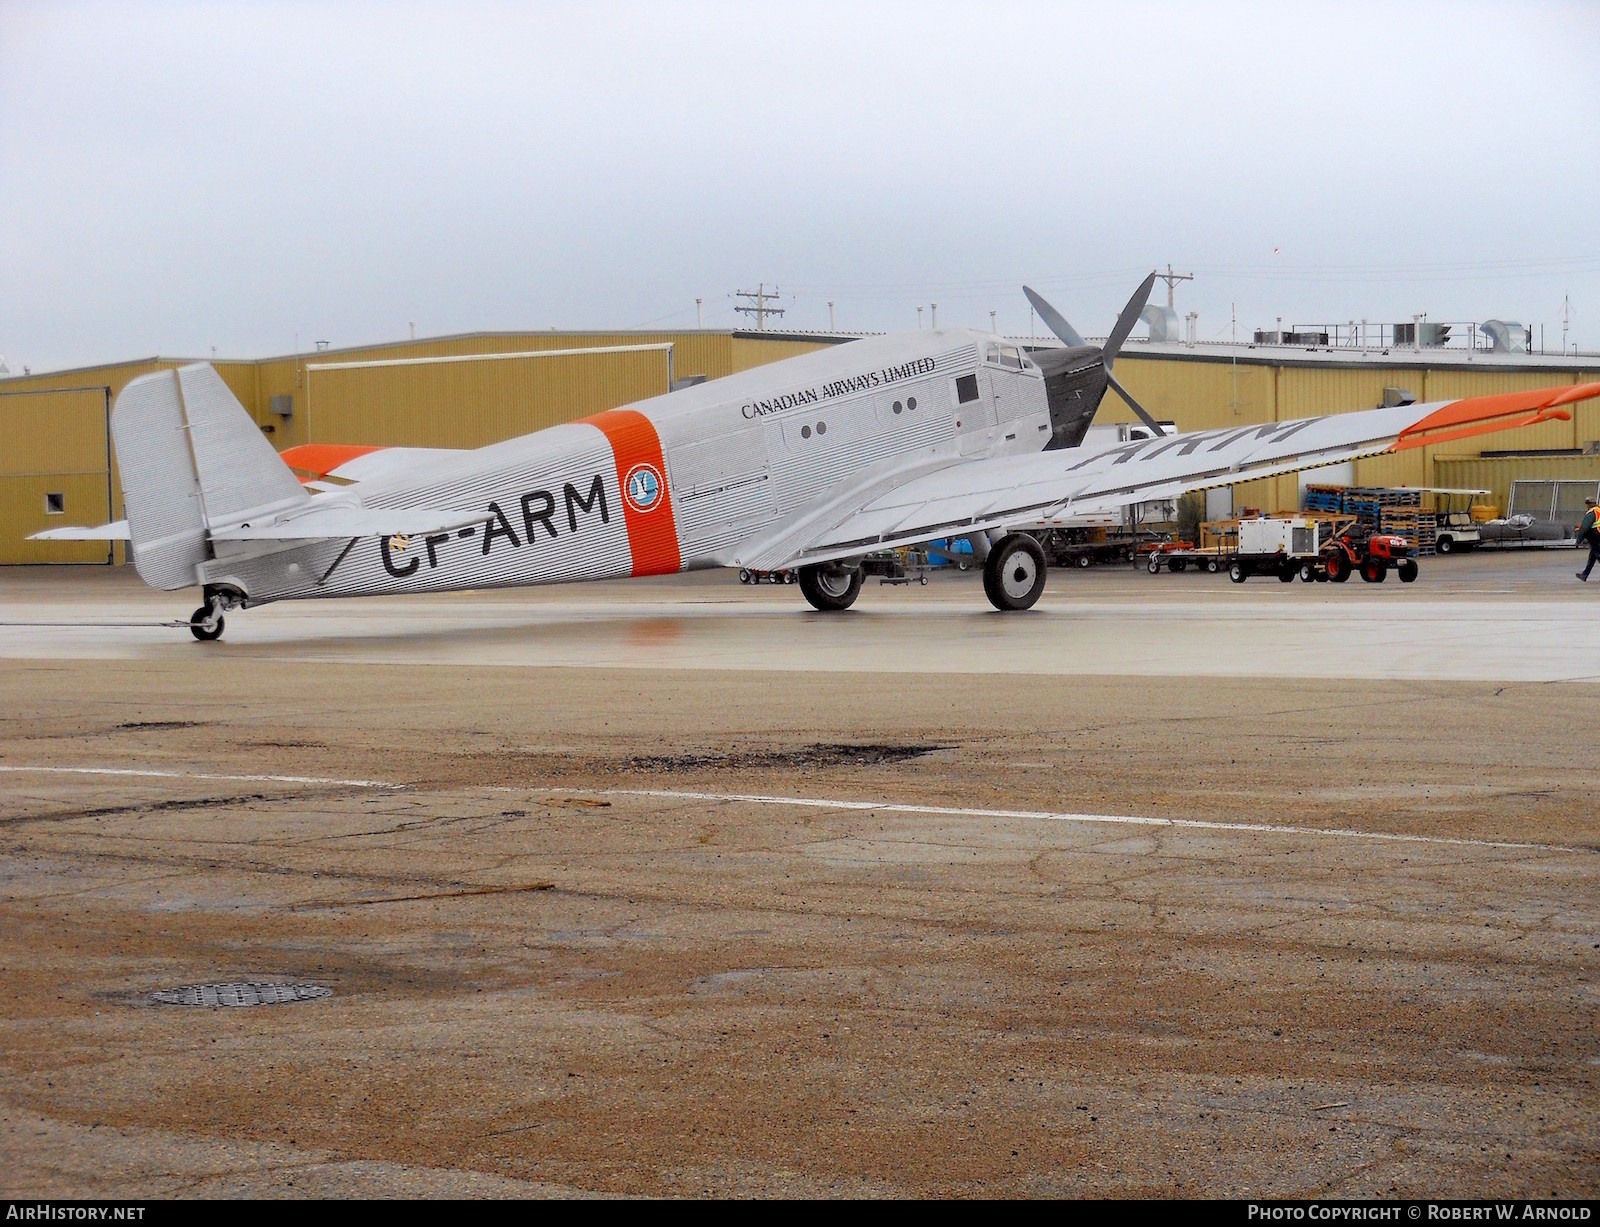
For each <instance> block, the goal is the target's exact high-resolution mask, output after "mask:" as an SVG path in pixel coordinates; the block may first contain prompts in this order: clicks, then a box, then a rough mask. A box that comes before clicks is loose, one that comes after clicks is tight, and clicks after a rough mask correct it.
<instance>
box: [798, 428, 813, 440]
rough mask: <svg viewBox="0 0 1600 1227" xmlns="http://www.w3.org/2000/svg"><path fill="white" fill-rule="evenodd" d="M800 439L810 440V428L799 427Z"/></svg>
mask: <svg viewBox="0 0 1600 1227" xmlns="http://www.w3.org/2000/svg"><path fill="white" fill-rule="evenodd" d="M800 437H801V438H802V439H809V438H810V437H811V427H809V426H802V427H801V428H800Z"/></svg>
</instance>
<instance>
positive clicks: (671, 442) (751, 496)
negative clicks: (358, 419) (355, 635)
mask: <svg viewBox="0 0 1600 1227" xmlns="http://www.w3.org/2000/svg"><path fill="white" fill-rule="evenodd" d="M1050 416H1051V415H1050V406H1049V405H1048V404H1047V397H1046V389H1045V381H1044V377H1043V375H1042V374H1041V372H1040V371H1039V370H1038V369H1037V367H1035V366H1034V365H1033V364H1032V362H1031V361H1030V360H1028V359H1026V358H1024V357H1023V356H1022V355H1021V354H1020V353H1019V352H1018V351H1017V350H1016V349H1014V348H1009V347H1007V346H1006V345H1005V344H1004V343H1003V342H1001V340H1000V339H999V338H997V337H990V336H986V335H984V334H980V333H972V332H968V331H965V330H941V331H929V332H917V333H909V334H900V335H897V336H889V337H880V338H868V339H865V340H861V341H855V342H851V343H850V344H848V345H842V346H838V347H835V348H831V349H828V350H824V351H821V352H818V353H813V354H806V355H803V356H801V357H797V358H792V359H788V360H786V361H782V362H777V363H773V364H771V365H769V366H765V367H760V368H757V369H755V370H751V371H746V372H742V373H740V374H737V375H732V376H729V377H727V378H724V379H719V380H715V381H712V382H709V383H705V384H701V385H699V386H697V387H693V388H689V389H685V390H683V391H680V392H675V393H672V394H671V395H668V396H660V397H655V398H653V399H650V400H646V401H641V402H638V403H636V404H633V405H630V406H626V407H625V408H624V409H622V410H613V411H610V412H608V413H602V414H599V415H596V416H595V417H594V418H590V419H585V420H584V421H580V422H574V423H571V424H568V425H563V426H555V427H552V428H550V429H548V430H542V431H538V432H536V433H534V434H531V435H524V436H522V437H520V438H516V439H510V440H507V441H505V442H502V443H496V444H492V445H490V446H488V447H484V448H479V449H477V450H475V451H470V452H463V453H460V454H459V455H458V456H455V457H453V458H451V459H449V460H447V461H443V462H434V463H430V464H429V465H428V466H427V467H426V468H425V469H423V470H408V471H406V472H405V473H404V474H402V475H400V476H397V477H394V478H389V479H384V480H375V481H369V482H363V483H361V485H360V486H359V487H357V488H356V491H357V493H358V494H359V497H360V500H361V503H362V505H363V506H365V507H369V508H385V507H388V508H430V509H432V508H438V509H459V508H462V507H469V508H470V507H475V506H481V507H482V508H483V512H484V519H483V521H482V522H481V523H478V524H474V525H471V526H468V527H466V528H462V529H459V530H456V531H454V532H450V533H436V534H433V535H431V536H427V537H423V538H411V539H402V538H356V539H353V540H352V539H338V540H320V541H315V542H306V543H297V544H295V545H292V546H289V547H282V546H264V545H260V544H255V543H242V542H241V543H231V544H230V543H225V542H218V543H216V545H215V549H216V552H217V557H215V558H214V559H212V560H211V561H209V562H207V563H205V564H204V565H203V567H202V574H203V576H204V579H205V582H206V583H207V584H208V585H220V586H224V587H227V588H230V589H234V590H237V591H238V592H239V593H242V594H243V595H244V597H245V599H246V602H247V603H248V604H251V605H257V604H262V603H265V602H267V601H274V600H283V599H293V598H307V597H331V596H359V595H375V594H382V593H403V592H423V591H444V590H450V589H465V588H492V587H508V586H518V585H527V584H546V583H561V582H568V581H575V580H591V579H609V578H617V577H623V576H631V575H646V574H661V573H664V572H670V571H676V570H680V569H682V570H691V569H698V568H706V567H716V566H729V565H737V563H738V551H739V546H740V543H741V542H747V541H750V540H754V539H757V538H763V537H768V536H770V535H772V534H773V533H781V531H782V530H783V528H784V526H785V525H786V524H791V523H794V522H796V521H798V520H802V519H804V518H805V517H806V516H807V515H808V514H814V512H815V509H816V508H818V507H819V506H825V505H826V504H827V503H828V501H829V499H830V497H832V496H833V495H834V494H835V493H836V492H838V491H840V490H842V489H848V488H851V487H854V486H856V485H858V484H860V483H863V482H873V483H877V484H882V483H884V482H888V483H891V484H892V483H893V482H894V481H895V480H896V479H897V475H898V474H900V473H902V472H903V473H905V474H906V475H911V474H915V473H921V472H925V471H927V469H928V468H930V467H937V466H938V465H939V464H941V463H949V462H953V461H954V460H956V459H958V458H962V457H977V456H994V455H1005V454H1021V453H1027V452H1037V451H1040V450H1042V449H1043V448H1044V447H1045V446H1046V444H1047V443H1049V442H1050V440H1051V437H1052V432H1051V421H1050Z"/></svg>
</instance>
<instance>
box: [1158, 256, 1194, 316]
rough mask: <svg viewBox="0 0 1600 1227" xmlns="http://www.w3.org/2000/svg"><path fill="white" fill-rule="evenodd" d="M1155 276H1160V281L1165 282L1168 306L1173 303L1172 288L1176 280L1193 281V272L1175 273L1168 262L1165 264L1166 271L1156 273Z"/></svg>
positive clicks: (1176, 282)
mask: <svg viewBox="0 0 1600 1227" xmlns="http://www.w3.org/2000/svg"><path fill="white" fill-rule="evenodd" d="M1156 276H1157V277H1159V278H1161V280H1162V281H1165V282H1166V283H1167V306H1169V307H1170V306H1172V305H1173V304H1172V290H1173V287H1175V286H1176V285H1177V284H1178V282H1180V281H1193V280H1194V274H1193V273H1175V272H1173V271H1172V265H1170V264H1169V265H1167V271H1166V272H1164V273H1157V274H1156Z"/></svg>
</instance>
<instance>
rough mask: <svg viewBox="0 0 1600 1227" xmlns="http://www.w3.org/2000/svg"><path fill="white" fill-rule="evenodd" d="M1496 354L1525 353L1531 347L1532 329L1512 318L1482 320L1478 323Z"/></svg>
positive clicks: (1530, 349) (1529, 350)
mask: <svg viewBox="0 0 1600 1227" xmlns="http://www.w3.org/2000/svg"><path fill="white" fill-rule="evenodd" d="M1479 327H1480V328H1482V329H1483V335H1484V336H1486V337H1488V338H1489V348H1490V349H1491V350H1492V351H1493V352H1494V353H1497V354H1526V353H1529V352H1531V351H1532V349H1533V329H1532V328H1528V327H1526V326H1524V325H1522V324H1518V323H1516V322H1515V321H1513V320H1484V321H1483V323H1482V324H1480V325H1479Z"/></svg>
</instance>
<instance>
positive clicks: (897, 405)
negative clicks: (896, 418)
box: [894, 401, 905, 413]
mask: <svg viewBox="0 0 1600 1227" xmlns="http://www.w3.org/2000/svg"><path fill="white" fill-rule="evenodd" d="M894 411H895V412H896V413H904V412H905V406H904V405H902V404H901V403H900V402H899V401H895V403H894Z"/></svg>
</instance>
